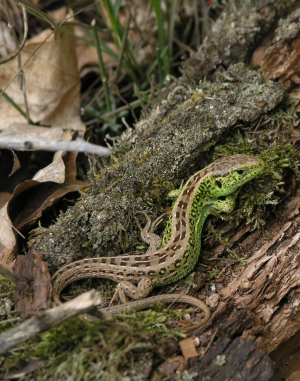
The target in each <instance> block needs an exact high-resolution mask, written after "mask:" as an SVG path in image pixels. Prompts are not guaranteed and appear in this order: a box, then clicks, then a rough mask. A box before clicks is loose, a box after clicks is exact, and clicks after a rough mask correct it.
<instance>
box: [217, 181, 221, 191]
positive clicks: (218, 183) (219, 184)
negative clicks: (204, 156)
mask: <svg viewBox="0 0 300 381" xmlns="http://www.w3.org/2000/svg"><path fill="white" fill-rule="evenodd" d="M216 184H217V186H218V187H219V188H220V189H221V188H222V183H221V181H216Z"/></svg>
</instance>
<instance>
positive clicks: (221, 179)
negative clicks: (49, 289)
mask: <svg viewBox="0 0 300 381" xmlns="http://www.w3.org/2000/svg"><path fill="white" fill-rule="evenodd" d="M263 168H264V162H263V161H262V160H260V159H258V158H255V157H251V156H246V155H234V156H230V157H223V158H221V159H219V160H216V161H215V162H214V163H212V164H210V165H209V166H207V167H206V168H204V169H202V170H201V171H199V172H197V173H196V174H194V175H193V176H192V177H190V179H189V180H188V181H187V183H186V184H185V186H184V187H183V188H182V190H180V195H179V197H178V198H177V200H176V201H175V203H174V206H173V208H172V212H171V214H170V218H169V221H168V223H167V227H166V229H165V233H164V235H163V238H162V241H161V239H160V238H159V237H158V236H157V235H155V234H153V233H150V230H151V220H150V218H149V217H148V216H147V215H146V214H145V213H144V212H140V213H143V214H145V216H146V217H147V224H146V226H145V228H144V229H141V230H142V238H143V240H144V241H145V242H147V243H149V244H150V246H149V248H148V250H147V252H146V253H145V254H143V255H126V254H123V255H120V256H116V257H101V258H88V259H82V260H79V261H76V262H72V263H70V264H68V265H65V266H64V267H62V268H61V269H60V270H58V271H57V272H56V273H55V274H54V276H53V299H54V302H55V304H60V303H61V302H60V293H61V291H62V290H63V289H64V288H65V287H66V286H67V285H68V284H70V283H71V282H74V281H76V280H78V279H82V278H95V277H96V278H107V279H111V280H113V281H115V282H118V285H117V288H116V294H118V296H119V298H120V299H121V301H122V302H123V303H126V295H128V296H129V297H131V298H133V299H142V298H145V297H146V296H147V295H149V293H150V292H151V291H152V290H153V288H154V287H157V286H164V285H166V284H169V283H172V282H175V281H177V280H178V279H181V278H183V277H184V276H186V275H187V274H188V273H189V272H190V271H191V270H192V269H193V268H194V266H195V265H196V263H197V261H198V258H199V254H200V250H201V232H202V228H203V224H204V222H205V219H206V217H207V216H208V215H209V214H210V213H211V212H212V210H213V209H215V210H218V211H221V212H225V213H230V212H231V211H232V210H233V209H234V207H235V202H236V197H237V193H238V191H239V188H240V187H241V186H242V185H244V184H245V183H247V182H248V181H250V180H252V179H253V178H254V177H255V176H257V175H258V174H259V173H261V172H262V170H263ZM152 230H153V224H152ZM159 247H160V248H159ZM116 294H115V295H116ZM164 297H165V298H166V300H171V299H172V298H171V295H160V296H158V297H157V298H160V300H163V299H164ZM113 299H114V298H113ZM149 299H152V300H154V298H149ZM172 300H173V301H174V300H175V298H173V299H172ZM195 300H196V299H195ZM181 301H184V300H183V299H182V298H181ZM142 302H143V303H142ZM134 303H135V305H137V306H139V305H143V306H146V305H148V304H147V303H145V301H140V303H138V302H133V304H134ZM198 305H199V306H200V308H202V309H203V310H205V311H206V314H209V309H208V308H207V307H206V305H205V304H204V303H203V302H200V301H199V303H198ZM120 307H121V306H119V309H117V310H116V311H115V310H113V308H111V309H108V310H110V311H115V312H120V311H121V310H124V308H120ZM114 308H116V307H114ZM207 311H208V312H207ZM205 320H207V316H206V319H205ZM201 325H202V324H201Z"/></svg>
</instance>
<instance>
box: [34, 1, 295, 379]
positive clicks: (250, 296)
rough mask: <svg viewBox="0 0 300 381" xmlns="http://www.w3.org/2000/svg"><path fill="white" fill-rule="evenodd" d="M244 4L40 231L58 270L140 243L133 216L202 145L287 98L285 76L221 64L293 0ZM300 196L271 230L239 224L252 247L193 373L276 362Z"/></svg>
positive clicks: (198, 155) (291, 300)
mask: <svg viewBox="0 0 300 381" xmlns="http://www.w3.org/2000/svg"><path fill="white" fill-rule="evenodd" d="M242 3H243V5H242V6H241V7H239V8H238V7H237V10H236V11H234V10H231V12H230V14H224V17H223V19H222V21H221V23H219V24H216V26H215V29H214V31H213V32H212V34H211V36H210V38H209V39H207V41H206V42H205V44H204V45H203V46H202V47H201V48H200V49H199V51H198V52H197V54H196V55H195V56H194V57H192V58H191V59H190V60H188V61H187V62H186V64H185V66H184V74H183V76H182V78H180V79H179V80H177V81H176V82H175V83H174V84H172V85H170V86H169V88H168V93H167V91H165V92H162V94H165V95H166V94H167V96H166V99H165V100H164V101H161V99H162V97H163V95H162V96H161V97H160V102H158V103H157V104H159V107H157V108H156V109H155V110H153V111H152V113H151V114H150V115H149V116H148V117H146V118H145V119H143V120H141V121H140V122H139V123H138V124H137V125H136V126H135V130H128V131H127V132H126V133H124V134H123V136H122V137H121V138H120V139H116V140H115V142H114V149H113V151H114V157H115V162H114V164H113V165H112V166H111V167H109V168H105V169H104V170H102V171H101V172H100V174H99V175H98V177H97V182H96V184H95V185H94V186H92V187H91V189H90V194H89V195H88V197H86V198H83V199H82V200H81V201H80V202H79V203H78V204H77V205H76V206H74V207H73V208H70V209H69V210H68V212H67V213H65V214H64V215H62V216H60V217H59V218H58V220H57V222H56V223H55V224H54V225H53V226H51V227H50V228H49V229H48V232H47V233H48V234H46V235H45V234H44V233H45V232H44V231H43V234H44V235H41V237H38V240H37V241H36V243H35V244H34V248H35V249H36V250H38V251H40V252H42V253H43V256H44V258H45V259H47V261H48V262H49V265H50V267H51V268H52V269H56V268H57V267H58V266H60V265H62V264H64V263H67V262H70V261H72V260H75V259H77V258H82V257H92V256H98V255H116V254H117V253H121V252H127V251H129V250H133V249H134V245H135V243H136V239H137V236H138V232H137V230H136V229H135V227H134V226H133V225H134V224H133V223H132V216H133V214H134V213H135V212H136V211H138V210H144V211H146V212H148V213H149V214H150V216H151V217H156V216H157V215H159V214H160V213H161V208H162V207H163V206H165V201H164V200H165V196H166V194H167V193H168V191H169V190H170V189H171V188H172V187H173V186H174V184H173V183H176V186H177V185H179V184H180V182H181V179H183V178H184V179H187V178H188V177H189V175H190V174H192V173H194V172H195V171H196V170H198V169H199V168H200V167H203V166H204V165H205V164H206V156H205V155H204V154H203V152H206V151H208V149H209V148H210V147H211V146H213V145H214V144H215V143H216V142H217V141H219V140H220V138H221V137H223V136H224V135H225V134H226V133H227V132H228V131H230V130H232V129H233V128H234V127H235V126H237V125H247V123H250V122H253V121H255V120H257V119H258V118H259V117H260V116H261V115H262V114H263V113H268V112H270V111H271V110H273V109H274V108H275V107H276V106H277V105H278V104H279V103H280V102H281V100H282V99H283V96H284V90H283V88H282V86H281V84H279V83H273V82H268V81H267V82H266V81H264V80H263V78H262V76H261V74H259V73H256V72H254V71H251V70H248V69H245V68H244V67H243V65H240V64H238V65H235V66H232V67H231V68H229V70H227V71H226V72H223V71H224V68H227V67H228V66H229V65H230V64H232V63H236V62H239V61H247V59H249V57H250V55H251V53H252V51H253V49H254V47H255V45H256V44H257V43H258V42H259V41H260V39H261V38H262V35H263V34H264V33H267V32H268V30H269V29H270V26H271V24H272V23H273V21H274V19H275V16H276V12H278V10H279V8H280V7H284V6H287V4H284V5H283V4H282V2H281V1H273V2H272V1H268V2H265V1H254V0H253V1H244V2H242ZM281 10H282V8H281ZM268 62H269V61H268ZM281 74H282V72H281ZM204 77H208V78H210V81H204V80H203V79H204ZM283 77H284V76H283ZM200 79H201V80H203V81H202V82H201V83H200V84H199V85H198V81H199V80H200ZM294 79H295V77H294ZM299 200H300V192H299V191H297V192H296V193H295V195H294V196H293V197H289V198H288V199H287V200H286V201H285V203H282V204H281V205H280V206H279V207H277V209H276V212H275V213H274V212H273V214H271V217H270V218H269V219H268V220H267V224H266V226H265V227H264V232H262V231H254V232H250V227H245V226H242V227H241V228H240V229H239V230H238V231H237V232H236V233H235V236H234V237H233V238H232V242H236V243H237V244H238V245H239V247H240V248H242V249H241V250H244V252H246V253H249V254H247V256H248V260H247V265H246V266H240V265H236V266H235V267H234V268H232V269H230V271H229V270H228V272H225V274H224V275H230V276H231V277H230V280H229V282H228V283H227V285H226V287H225V288H223V289H221V290H220V294H221V296H222V299H221V300H220V301H219V302H217V303H216V305H215V306H213V315H212V317H211V320H210V321H209V322H208V323H207V325H206V326H205V327H203V328H201V330H199V332H196V333H199V334H201V340H202V346H204V347H205V345H206V344H208V342H209V340H210V338H211V335H212V332H213V331H214V330H218V331H217V333H218V336H222V337H223V339H219V340H218V341H217V345H216V346H215V348H214V349H212V351H211V352H210V353H209V354H207V355H206V357H205V358H203V360H201V361H200V363H199V366H198V368H197V367H195V369H194V371H196V372H198V375H199V377H198V378H196V379H199V380H204V379H207V378H205V377H206V376H207V377H210V378H209V379H210V380H223V379H224V380H225V379H226V380H227V379H229V380H235V379H243V380H252V379H256V380H269V379H270V378H271V375H272V366H271V364H270V363H269V360H268V358H267V357H266V356H264V355H263V353H262V352H261V351H260V349H263V350H264V351H266V352H267V353H270V352H271V351H273V350H274V349H276V348H277V347H278V345H279V344H280V343H281V342H283V341H285V340H287V339H288V338H289V337H290V336H292V335H293V334H294V333H295V332H297V331H298V330H299V328H300V323H299V317H300V265H299V263H300V261H299V256H300V243H299V238H300V233H298V226H299V224H300V217H299V207H300V201H299ZM151 213H152V214H151ZM37 233H38V230H37ZM251 254H252V255H251ZM202 283H203V282H202ZM217 297H218V298H219V295H217ZM218 298H216V300H218ZM208 327H210V328H211V329H210V330H207V328H208ZM194 333H195V332H194ZM228 338H230V340H229V339H228ZM253 338H254V340H255V341H256V344H257V345H258V347H259V348H260V349H257V348H256V346H255V344H254V342H253ZM231 340H232V341H231ZM222 346H223V347H222ZM233 354H235V355H239V356H240V357H239V358H238V359H237V363H239V366H241V367H243V365H244V367H243V369H241V368H239V366H236V365H237V363H236V362H235V360H234V357H233ZM217 355H221V356H222V355H225V358H226V359H227V362H226V366H225V368H224V366H223V365H220V364H218V363H217V362H216V356H217ZM219 359H220V358H219ZM239 359H240V360H239ZM221 360H222V358H221V359H220V361H221ZM244 362H245V363H246V364H247V367H245V363H244ZM241 364H242V365H241ZM204 368H205V370H204ZM225 370H226V372H225V373H223V371H225ZM199 372H200V373H199ZM243 372H248V373H243ZM225 374H226V375H227V378H226V377H225V376H224V377H223V375H225ZM239 375H241V378H239V377H240V376H239Z"/></svg>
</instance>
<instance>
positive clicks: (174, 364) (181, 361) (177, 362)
mask: <svg viewBox="0 0 300 381" xmlns="http://www.w3.org/2000/svg"><path fill="white" fill-rule="evenodd" d="M186 366H187V361H186V360H185V358H184V357H182V356H176V357H173V358H170V359H167V360H166V361H165V362H163V363H162V364H161V365H160V366H159V368H158V369H159V370H160V371H161V372H163V373H164V374H167V375H168V376H171V375H174V373H175V371H176V370H177V371H178V372H183V371H184V369H185V367H186Z"/></svg>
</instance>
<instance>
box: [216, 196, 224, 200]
mask: <svg viewBox="0 0 300 381" xmlns="http://www.w3.org/2000/svg"><path fill="white" fill-rule="evenodd" d="M218 200H221V201H224V200H226V196H220V197H218Z"/></svg>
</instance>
